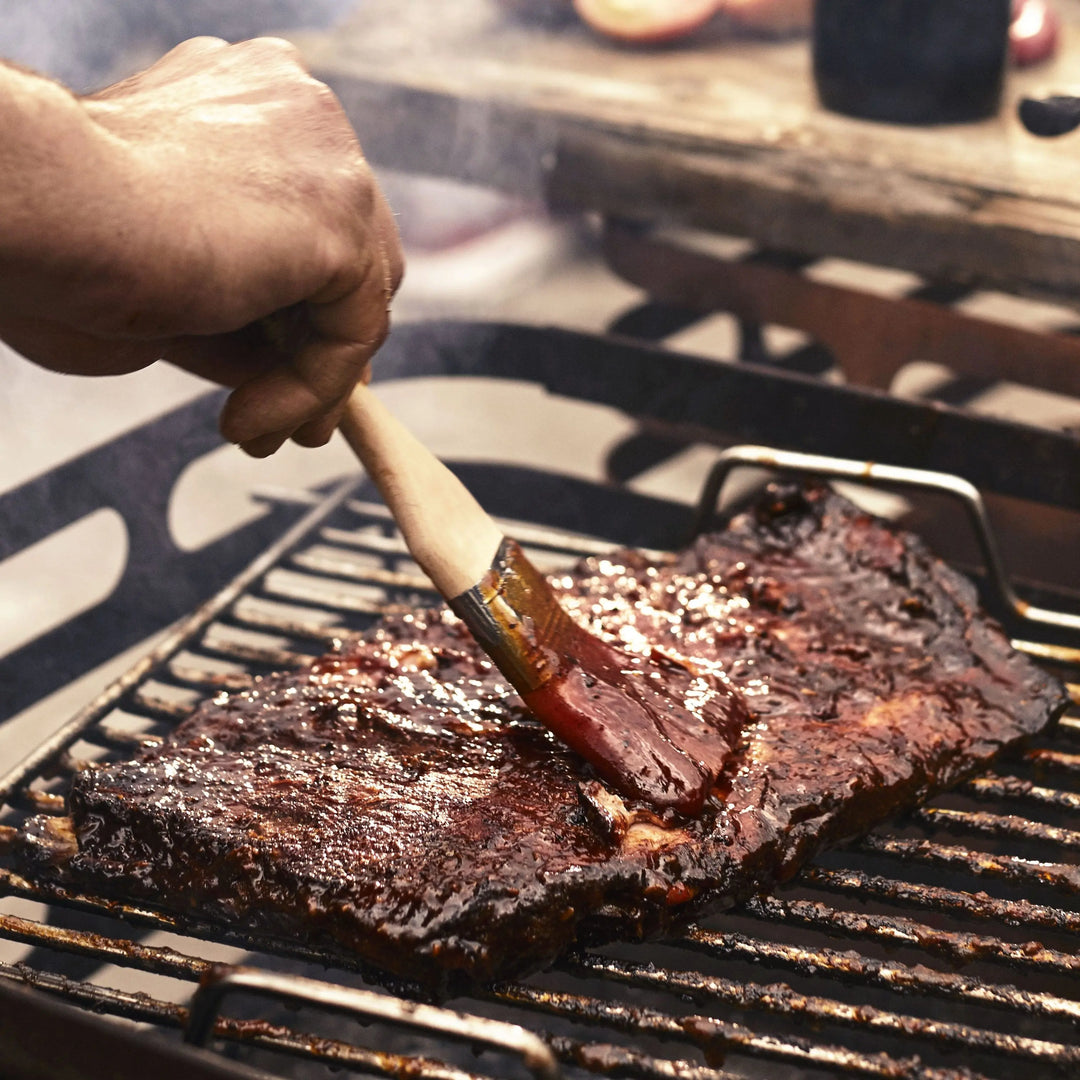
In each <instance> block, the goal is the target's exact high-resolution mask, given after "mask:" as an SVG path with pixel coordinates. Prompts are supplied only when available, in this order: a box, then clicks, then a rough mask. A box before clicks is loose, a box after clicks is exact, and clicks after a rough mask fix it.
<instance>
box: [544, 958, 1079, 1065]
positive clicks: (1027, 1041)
mask: <svg viewBox="0 0 1080 1080" xmlns="http://www.w3.org/2000/svg"><path fill="white" fill-rule="evenodd" d="M564 964H565V966H566V967H568V968H569V969H570V970H571V971H573V972H574V973H575V974H578V975H581V976H582V977H588V976H593V977H597V976H599V977H602V978H604V979H607V980H610V981H612V982H618V983H624V984H626V985H628V986H636V987H648V988H651V989H661V990H666V991H669V992H670V993H672V994H682V995H686V996H687V997H689V998H691V999H692V1000H693V1001H695V1002H696V1003H698V1004H705V1003H718V1004H722V1005H727V1006H730V1007H733V1008H737V1009H746V1010H750V1011H760V1012H766V1013H771V1014H775V1015H779V1016H790V1017H793V1018H795V1017H797V1018H799V1019H800V1020H805V1021H809V1022H810V1023H811V1024H815V1025H817V1024H836V1025H841V1026H844V1027H853V1028H860V1029H870V1030H873V1031H875V1032H879V1033H881V1034H882V1035H892V1036H899V1037H901V1038H905V1039H920V1040H926V1041H927V1042H931V1043H940V1044H942V1045H945V1046H952V1047H963V1048H965V1049H967V1050H973V1051H980V1052H983V1053H989V1054H1005V1055H1007V1056H1009V1057H1016V1058H1023V1059H1026V1060H1029V1061H1034V1062H1038V1063H1039V1064H1040V1065H1044V1066H1045V1065H1053V1066H1054V1067H1055V1068H1058V1069H1061V1070H1064V1069H1066V1068H1068V1067H1069V1066H1074V1065H1080V1047H1076V1046H1066V1045H1064V1044H1062V1043H1054V1042H1049V1041H1046V1040H1043V1039H1031V1038H1026V1037H1023V1036H1017V1035H1004V1034H1000V1033H999V1032H996V1031H986V1030H984V1029H982V1028H974V1027H971V1026H970V1025H967V1024H956V1023H949V1022H946V1021H940V1020H927V1019H925V1018H922V1017H917V1016H910V1015H901V1014H899V1013H894V1012H887V1011H885V1010H883V1009H877V1008H874V1007H873V1006H872V1005H865V1004H864V1005H848V1004H846V1003H844V1002H840V1001H835V1000H833V999H831V998H825V997H819V996H816V995H811V994H802V993H799V992H798V991H796V990H793V989H792V988H791V987H790V986H787V985H786V984H784V983H771V984H766V985H762V984H758V983H752V984H748V983H744V982H737V981H735V980H732V979H725V978H721V977H719V976H716V975H702V974H701V973H699V972H690V971H667V970H664V969H661V968H656V967H654V966H651V965H650V966H646V965H644V964H637V963H632V962H629V961H625V960H612V959H609V958H606V957H600V956H587V955H578V956H576V957H574V958H572V959H569V960H567V961H565V962H564ZM560 966H563V965H560Z"/></svg>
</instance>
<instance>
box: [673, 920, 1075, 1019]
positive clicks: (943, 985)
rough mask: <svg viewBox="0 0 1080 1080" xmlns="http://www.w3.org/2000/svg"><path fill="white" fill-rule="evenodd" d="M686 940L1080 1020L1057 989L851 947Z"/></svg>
mask: <svg viewBox="0 0 1080 1080" xmlns="http://www.w3.org/2000/svg"><path fill="white" fill-rule="evenodd" d="M681 943H683V944H686V945H687V946H688V947H690V948H696V949H699V950H700V951H702V952H704V953H706V954H707V955H709V956H714V957H730V958H731V959H733V960H746V961H749V962H750V963H755V964H758V963H765V964H769V965H771V966H773V967H780V968H784V969H786V970H788V971H791V972H794V973H795V974H798V975H810V976H814V977H818V976H821V975H826V976H830V977H832V978H835V979H837V980H839V981H841V982H844V983H852V984H856V985H859V986H876V987H881V988H882V989H886V990H897V991H899V992H901V993H905V994H906V993H915V994H924V995H926V996H929V997H940V998H945V999H949V1000H955V1001H964V1002H967V1003H969V1004H977V1005H988V1006H992V1007H995V1008H1001V1009H1007V1010H1010V1011H1017V1012H1021V1013H1029V1014H1031V1015H1033V1016H1043V1017H1046V1018H1048V1019H1053V1020H1065V1021H1068V1022H1071V1023H1080V1002H1077V1001H1070V1000H1069V999H1067V998H1062V997H1058V996H1056V995H1054V994H1047V993H1042V992H1032V991H1028V990H1020V989H1018V988H1017V987H1015V986H1009V985H1004V984H999V983H988V982H986V981H985V980H983V979H979V978H977V977H975V976H969V975H959V974H956V973H954V972H942V971H934V970H932V969H930V968H926V967H910V966H908V965H906V964H901V963H897V962H894V961H882V960H877V959H874V958H872V957H868V956H861V955H859V954H858V953H855V952H851V951H846V952H839V951H837V950H835V949H808V948H802V947H799V946H796V945H781V944H778V943H777V942H774V941H765V940H763V939H761V938H752V937H747V936H746V935H744V934H736V933H719V932H716V931H710V930H701V929H698V928H695V929H693V930H691V931H689V933H688V934H687V936H686V937H685V939H683V942H681Z"/></svg>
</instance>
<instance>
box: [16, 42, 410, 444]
mask: <svg viewBox="0 0 1080 1080" xmlns="http://www.w3.org/2000/svg"><path fill="white" fill-rule="evenodd" d="M13 95H15V98H14V101H12V97H13ZM19 95H21V96H19ZM5 110H7V112H5ZM9 112H10V113H12V118H13V125H11V129H12V130H15V131H16V132H17V133H19V135H20V136H21V138H17V139H15V140H14V141H13V143H12V144H11V148H9V147H5V148H0V337H2V338H4V339H5V340H7V341H8V342H9V343H10V344H11V345H13V346H14V347H15V348H16V349H18V350H19V351H20V352H22V353H23V354H24V355H26V356H27V357H28V358H30V359H32V360H35V361H36V362H38V363H40V364H43V365H44V366H46V367H50V368H53V369H55V370H58V371H67V372H76V373H82V374H113V373H118V372H122V371H132V370H135V369H137V368H139V367H143V366H145V365H147V364H149V363H152V362H153V361H154V360H156V359H159V358H164V359H166V360H168V361H170V362H172V363H174V364H178V365H179V366H181V367H184V368H187V369H188V370H190V371H193V372H196V373H197V374H200V375H204V376H206V377H208V378H210V379H213V380H214V381H216V382H219V383H221V384H223V385H226V386H231V387H236V388H237V389H236V390H235V391H234V392H233V394H232V395H231V396H230V398H229V400H228V403H227V405H226V407H225V410H224V412H223V414H222V419H221V428H222V432H223V434H224V435H225V436H226V437H227V438H229V439H230V440H232V441H233V442H237V443H240V444H241V445H242V446H243V447H244V449H245V450H247V451H248V452H249V453H251V454H254V455H256V456H265V455H267V454H271V453H273V452H274V451H275V450H276V449H277V448H278V447H279V446H280V445H281V444H282V443H283V442H284V441H285V440H286V439H288V438H290V437H292V438H294V439H296V441H297V442H300V443H302V444H304V445H307V446H316V445H320V444H322V443H324V442H326V441H327V439H329V437H330V435H331V433H332V432H333V430H334V428H335V426H336V425H337V421H338V418H339V416H340V414H341V410H342V408H343V407H344V403H345V400H346V399H347V397H348V395H349V392H350V391H351V389H352V388H353V386H354V385H355V384H356V382H357V381H358V380H360V379H363V378H366V376H367V371H368V363H369V361H370V359H371V356H372V354H373V353H374V352H375V350H376V349H377V348H378V347H379V345H380V344H381V343H382V341H383V340H384V338H385V336H386V333H387V329H388V326H389V316H388V308H389V304H390V299H391V297H392V296H393V293H394V291H395V290H396V289H397V286H398V284H399V282H400V280H401V274H402V256H401V249H400V244H399V241H398V236H397V231H396V229H395V226H394V222H393V218H392V215H391V213H390V210H389V208H388V206H387V205H386V202H385V201H384V199H383V197H382V195H381V193H380V192H379V190H378V188H377V187H376V185H375V182H374V180H373V179H372V176H371V172H370V170H369V169H368V167H367V164H366V162H365V161H364V157H363V154H362V152H361V150H360V146H359V144H358V143H357V141H356V137H355V135H354V134H353V131H352V128H351V127H350V125H349V122H348V120H347V119H346V117H345V114H344V111H343V110H342V108H341V106H340V104H339V103H338V101H337V100H336V98H335V97H334V96H333V94H332V93H331V92H330V90H329V89H327V87H326V86H324V85H323V84H322V83H320V82H318V81H317V80H316V79H314V78H312V76H311V75H310V74H309V73H308V72H307V71H306V69H305V68H304V67H303V65H302V63H301V62H300V59H299V57H298V55H297V52H296V50H295V49H294V48H293V47H292V46H291V45H289V44H287V43H286V42H284V41H279V40H276V39H269V38H264V39H257V40H254V41H248V42H244V43H242V44H239V45H227V44H226V43H225V42H223V41H219V40H217V39H214V38H196V39H193V40H191V41H188V42H185V43H184V44H182V45H180V46H178V47H177V48H175V49H173V50H172V52H170V53H168V54H167V55H166V56H164V57H163V58H162V59H161V60H159V61H158V62H157V63H156V64H154V66H153V67H151V68H149V69H148V70H146V71H144V72H142V73H140V74H138V75H135V76H133V77H132V78H130V79H127V80H125V81H124V82H121V83H118V84H117V85H115V86H112V87H109V88H108V89H107V90H104V91H102V92H100V93H98V94H95V95H92V96H91V97H89V98H84V99H81V100H77V99H74V98H72V97H71V96H70V95H69V94H67V92H66V91H63V90H62V89H61V88H59V87H56V86H55V84H52V83H49V82H48V81H47V80H44V79H40V78H38V77H36V76H31V75H26V74H24V73H21V72H15V71H12V70H10V69H4V70H3V71H2V72H0V120H7V119H9V116H8V113H9ZM5 129H6V130H7V128H5ZM13 158H14V160H13ZM8 180H10V181H11V184H12V185H13V186H12V187H10V188H8V190H7V194H6V195H5V193H4V191H3V187H4V182H5V181H8ZM5 210H6V211H9V212H8V213H7V214H4V213H3V211H5ZM5 220H6V221H7V222H8V225H7V226H5V225H4V221H5ZM282 313H284V315H283V314H282ZM268 317H269V318H268ZM298 323H300V324H302V327H303V332H302V333H301V334H300V336H299V337H297V335H296V334H294V333H290V334H285V335H283V334H282V332H281V330H282V327H285V326H291V327H293V328H294V329H295V327H296V326H297V324H298Z"/></svg>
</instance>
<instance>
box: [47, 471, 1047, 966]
mask: <svg viewBox="0 0 1080 1080" xmlns="http://www.w3.org/2000/svg"><path fill="white" fill-rule="evenodd" d="M554 584H555V586H556V589H557V591H558V592H559V594H560V596H561V597H562V599H563V602H564V604H565V605H566V606H567V608H568V610H570V611H571V613H572V614H573V615H574V616H575V617H576V618H578V619H579V620H581V621H582V622H583V623H584V624H585V625H587V626H588V627H589V628H590V629H591V630H592V631H593V632H594V633H597V634H600V635H601V636H606V637H609V638H611V639H613V640H617V641H618V642H620V643H621V645H622V646H623V647H624V648H627V649H629V650H631V651H655V652H656V653H657V654H659V655H662V656H663V657H666V658H668V660H669V661H670V662H671V663H675V664H677V665H679V666H681V667H683V668H687V667H689V668H690V669H691V671H692V672H693V673H694V675H695V679H696V680H697V681H698V683H699V684H700V688H701V692H702V693H709V692H714V691H715V689H716V688H717V687H718V686H724V687H727V686H733V687H735V688H736V689H737V690H738V691H739V692H740V693H741V694H742V695H743V697H744V699H745V701H746V704H747V707H748V711H749V715H750V722H749V723H748V725H747V727H746V729H745V730H744V732H743V734H742V739H741V741H740V743H739V747H738V752H737V754H736V755H735V757H734V758H733V759H732V762H731V765H730V767H729V769H728V770H727V772H726V773H725V774H724V775H723V776H722V777H721V780H720V782H719V784H718V785H717V787H716V788H715V789H714V791H713V793H712V795H711V796H710V799H709V801H708V803H707V805H706V809H705V811H704V813H703V814H702V815H701V816H700V817H699V818H695V819H684V818H680V817H678V816H677V815H675V814H673V813H668V814H667V815H665V816H657V815H656V814H655V813H653V812H651V811H649V809H648V808H647V807H645V806H644V805H636V804H633V803H630V802H627V801H625V800H623V799H621V798H620V797H618V796H617V795H615V794H614V793H612V792H611V791H609V790H608V789H606V788H605V787H604V785H603V784H602V783H601V782H599V781H598V780H597V779H596V778H595V776H594V775H593V774H592V773H591V770H590V769H589V767H588V766H587V765H586V764H584V763H583V762H582V761H581V760H580V759H578V758H577V757H576V756H575V755H573V754H572V753H571V752H570V751H568V750H565V749H563V748H562V747H561V746H560V745H559V744H558V743H557V742H556V741H555V740H554V739H553V738H552V737H551V736H550V735H549V734H548V733H547V732H546V731H545V730H544V729H542V728H541V727H539V725H537V724H536V723H535V722H534V721H533V720H532V719H531V718H530V717H529V716H528V714H527V713H526V712H525V711H524V709H523V708H522V706H521V704H520V702H519V701H518V699H517V697H516V696H515V695H514V693H513V692H512V690H511V689H510V688H509V687H508V685H507V684H506V683H505V681H504V680H503V678H502V676H501V675H500V674H499V673H498V671H497V670H495V669H494V668H493V666H492V665H491V663H490V661H489V660H488V659H487V658H486V656H484V654H483V653H482V652H481V651H480V650H479V649H478V647H477V646H476V645H475V644H474V643H473V642H472V640H471V638H469V636H468V635H467V633H466V631H465V630H464V629H463V628H462V627H461V625H460V624H459V623H457V622H456V620H454V619H453V617H452V616H451V615H449V614H448V613H447V612H445V611H441V610H440V611H416V612H405V611H403V612H398V613H396V614H393V615H390V616H388V617H387V618H386V619H385V620H384V621H383V622H382V623H381V624H380V625H379V626H378V627H377V628H375V629H374V630H373V631H371V632H369V633H368V634H366V635H365V636H364V637H362V638H358V639H356V640H354V641H351V642H349V643H347V644H346V645H345V646H344V647H343V648H342V649H341V650H339V651H338V652H337V653H335V654H333V655H331V656H328V657H325V658H323V659H321V660H319V661H318V662H316V663H315V664H314V665H313V666H312V667H311V668H309V669H306V670H303V671H299V672H290V673H286V674H281V675H275V676H271V677H268V678H266V679H263V680H260V681H259V682H258V683H257V684H256V685H255V687H254V688H253V689H251V690H249V691H246V692H244V693H240V694H233V695H231V696H230V695H220V696H219V697H217V698H215V699H213V700H212V701H209V702H206V703H205V704H203V705H202V706H201V707H200V708H199V709H198V710H196V712H195V713H194V714H192V716H191V717H189V718H188V719H187V720H186V721H184V722H183V723H182V724H181V725H180V726H179V727H178V728H177V729H176V730H175V732H174V733H173V734H172V735H171V736H170V737H169V738H168V739H167V740H166V741H165V743H164V745H162V746H161V747H160V748H158V749H154V750H150V751H147V752H144V753H142V754H141V755H140V756H139V757H137V758H135V759H134V760H132V761H129V762H122V763H118V764H110V765H106V766H102V767H97V768H93V769H90V770H87V771H85V772H83V773H81V774H79V775H78V776H77V777H76V778H75V780H74V786H73V790H72V792H71V800H70V805H71V822H70V829H71V831H72V833H73V836H74V843H73V844H69V845H67V846H66V847H65V846H63V845H58V844H57V836H58V835H59V834H60V833H64V832H66V829H67V827H68V826H67V824H66V823H65V824H64V825H61V826H60V827H59V829H58V826H57V823H56V821H55V819H52V820H50V819H46V818H41V819H37V820H35V821H33V822H31V824H30V826H29V829H28V836H29V842H28V844H27V847H26V857H27V860H28V861H29V862H30V863H32V864H35V869H36V871H37V872H38V873H52V874H56V875H59V876H60V877H61V878H62V879H63V880H65V881H67V882H71V883H77V884H82V885H90V886H92V887H94V888H96V889H98V890H99V891H102V892H105V893H107V894H110V895H114V896H123V897H126V898H133V899H135V898H137V899H144V900H148V901H150V902H152V903H154V904H156V905H158V906H160V907H164V908H167V909H174V910H179V911H182V912H183V911H187V912H190V913H192V914H196V915H198V916H200V917H201V918H209V919H212V920H217V921H221V922H226V923H228V924H230V925H232V926H234V927H237V926H238V927H246V928H250V929H252V930H257V931H260V932H264V933H265V932H268V933H270V934H272V935H277V936H280V937H283V938H287V939H290V940H303V941H306V942H309V943H312V944H317V945H321V946H326V945H329V946H331V947H332V948H336V949H340V950H345V951H347V952H349V953H354V954H358V955H360V956H362V957H363V958H365V959H366V960H368V961H370V962H372V963H374V964H375V965H377V966H379V967H382V968H383V969H385V970H387V971H388V972H391V973H393V974H396V975H399V976H403V977H406V978H410V979H414V980H418V981H420V982H423V983H425V984H428V985H431V986H433V987H440V986H442V987H446V986H452V985H455V984H457V983H459V982H460V981H462V980H476V981H489V980H493V979H497V978H501V977H505V976H509V975H513V974H519V973H522V972H525V971H528V970H531V969H535V968H538V967H541V966H543V965H544V964H546V963H548V962H550V961H551V960H552V959H553V958H554V957H555V956H557V955H558V954H559V953H560V952H562V951H563V950H565V949H566V948H567V947H568V946H569V945H571V944H572V943H573V942H574V941H576V940H584V941H597V940H604V939H611V938H639V937H651V936H656V935H661V934H663V933H664V932H665V931H667V930H668V929H670V928H672V927H673V926H675V925H677V924H679V923H681V922H683V921H685V920H687V919H688V918H691V917H695V916H698V915H700V914H702V913H704V912H708V911H713V910H717V909H721V908H724V907H727V906H730V905H732V904H735V903H737V902H738V901H739V900H740V899H743V898H745V897H747V896H748V895H750V894H752V893H754V892H757V891H759V890H761V889H763V888H767V887H768V886H769V885H771V884H774V883H776V882H778V881H782V880H785V879H787V878H789V877H791V876H792V875H793V874H794V873H795V872H796V871H797V870H798V868H799V867H800V866H801V865H802V863H803V862H804V861H805V860H806V859H807V858H808V857H810V856H811V855H812V854H813V853H814V852H816V851H818V850H819V849H820V848H821V847H822V846H823V845H825V844H828V843H830V842H835V841H837V840H840V839H842V838H846V837H849V836H853V835H856V834H859V833H862V832H865V831H867V830H868V829H870V828H871V827H872V826H873V825H874V824H876V823H877V822H879V821H881V820H883V819H884V818H886V817H889V816H891V815H893V814H895V813H897V812H899V811H902V810H905V809H908V808H910V807H912V806H914V805H916V804H917V803H919V802H921V801H923V800H924V799H926V798H927V797H929V796H930V795H933V794H935V793H936V792H938V791H941V790H942V789H944V788H947V787H949V786H950V785H953V784H955V783H957V782H958V781H959V780H961V779H963V778H965V777H967V776H969V775H971V774H972V773H974V772H976V771H978V770H979V769H981V768H982V767H984V766H985V765H986V764H987V763H988V762H989V761H990V760H991V759H992V758H993V757H994V756H995V755H996V754H998V753H999V752H1000V751H1002V750H1003V749H1005V748H1007V747H1010V746H1012V745H1013V744H1016V743H1018V742H1020V741H1022V740H1023V739H1024V738H1025V737H1027V736H1030V735H1033V734H1035V733H1036V732H1038V731H1040V730H1042V729H1043V728H1045V727H1046V726H1047V725H1048V724H1049V723H1051V722H1052V721H1053V720H1054V718H1055V717H1056V716H1057V715H1058V714H1059V713H1060V711H1061V710H1062V709H1063V708H1064V705H1065V693H1064V689H1063V687H1062V686H1061V685H1060V684H1059V683H1057V682H1056V681H1055V680H1054V679H1052V678H1051V677H1050V676H1048V675H1047V674H1046V673H1045V672H1043V671H1042V670H1040V669H1039V668H1038V667H1037V666H1036V665H1034V664H1033V663H1032V662H1031V661H1029V660H1028V659H1027V658H1026V657H1025V656H1023V655H1022V654H1020V653H1017V652H1016V651H1014V650H1013V649H1012V648H1011V646H1010V645H1009V642H1008V640H1007V639H1006V637H1005V636H1004V635H1003V633H1002V632H1001V630H1000V629H999V628H998V627H997V625H996V624H995V623H994V622H993V621H992V620H990V619H989V618H988V617H987V616H986V615H984V614H983V613H981V612H980V611H979V610H978V608H977V606H976V596H975V590H974V588H973V586H972V585H971V584H970V583H969V582H968V581H966V580H965V579H964V578H962V577H961V576H960V575H958V574H956V573H955V572H954V571H952V570H950V569H949V568H948V567H946V566H944V565H943V564H942V563H940V562H939V561H937V560H936V559H934V558H933V557H932V556H931V555H930V553H929V552H928V551H927V550H926V548H925V547H924V545H923V544H922V543H921V541H919V540H918V539H917V538H915V537H913V536H910V535H908V534H904V533H899V532H896V531H894V530H892V529H891V528H890V527H889V526H887V525H886V524H884V523H883V522H881V521H878V520H876V519H874V518H872V517H870V516H869V515H867V514H865V513H862V512H860V511H859V510H857V509H856V508H855V507H854V506H852V505H851V504H850V503H848V502H846V501H844V500H843V499H841V498H840V497H839V496H837V495H835V494H832V493H831V492H829V491H828V490H827V489H825V488H819V487H813V486H811V487H806V488H801V487H800V488H794V487H785V488H773V489H770V491H769V493H768V494H767V496H766V498H765V499H764V500H763V501H762V502H761V503H760V504H759V505H758V507H757V508H756V509H755V510H753V511H751V512H748V513H746V514H743V515H741V516H739V517H738V518H736V519H735V520H734V521H733V522H732V523H731V525H730V526H729V528H728V529H727V530H725V531H724V532H722V533H718V534H715V535H713V536H710V537H706V538H702V539H701V540H699V541H698V542H697V543H696V544H695V545H694V546H693V547H692V548H690V549H689V550H687V551H685V552H683V553H681V554H679V555H673V556H670V557H669V558H667V559H665V560H663V561H662V562H660V563H656V562H650V561H649V560H648V559H646V558H645V557H644V556H643V555H642V554H640V553H636V552H633V551H621V552H617V553H614V554H612V555H611V556H610V557H609V558H606V559H593V560H588V561H587V562H585V563H583V564H581V565H580V566H579V567H578V568H577V569H576V570H575V571H574V572H573V573H568V574H566V575H564V576H562V577H558V578H556V579H554Z"/></svg>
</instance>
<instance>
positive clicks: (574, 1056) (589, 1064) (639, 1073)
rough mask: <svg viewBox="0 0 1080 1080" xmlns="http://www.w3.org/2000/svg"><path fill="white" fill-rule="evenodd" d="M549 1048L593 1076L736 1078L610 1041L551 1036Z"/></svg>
mask: <svg viewBox="0 0 1080 1080" xmlns="http://www.w3.org/2000/svg"><path fill="white" fill-rule="evenodd" d="M548 1041H549V1042H550V1044H551V1049H552V1050H554V1051H555V1053H556V1054H557V1055H558V1057H559V1060H560V1061H562V1062H564V1063H565V1064H567V1065H576V1066H578V1067H579V1068H582V1069H587V1070H588V1071H589V1072H591V1073H593V1074H594V1075H596V1076H629V1077H635V1078H639V1080H738V1077H736V1076H735V1074H734V1073H729V1072H725V1071H724V1070H723V1069H718V1068H713V1067H712V1066H709V1065H696V1064H694V1062H692V1061H686V1060H677V1061H671V1060H658V1059H656V1058H653V1057H648V1056H647V1055H645V1054H639V1053H638V1052H637V1051H635V1050H628V1049H627V1048H626V1047H625V1046H614V1045H612V1044H611V1043H579V1042H575V1041H574V1040H573V1039H567V1038H565V1037H563V1036H560V1035H553V1036H550V1037H549V1039H548Z"/></svg>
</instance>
